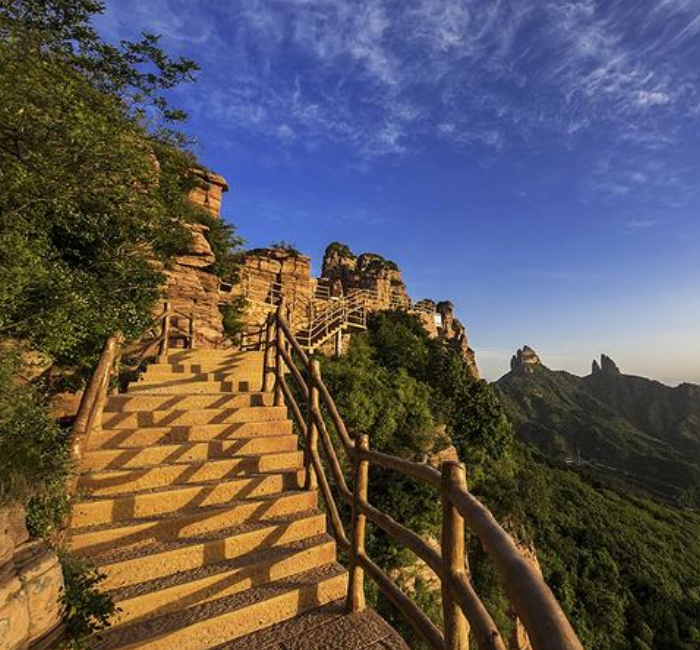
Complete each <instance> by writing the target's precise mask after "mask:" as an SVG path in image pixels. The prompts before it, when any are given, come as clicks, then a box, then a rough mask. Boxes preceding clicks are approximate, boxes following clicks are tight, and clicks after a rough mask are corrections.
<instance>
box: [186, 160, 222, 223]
mask: <svg viewBox="0 0 700 650" xmlns="http://www.w3.org/2000/svg"><path fill="white" fill-rule="evenodd" d="M192 173H193V174H194V175H195V177H196V178H197V180H198V181H199V182H198V183H197V187H195V188H194V189H193V190H192V191H191V192H190V201H192V202H194V203H196V204H197V205H201V206H202V207H203V208H205V209H207V210H209V212H210V213H211V214H213V215H214V216H215V217H220V216H221V199H222V195H223V193H224V192H228V183H227V182H226V179H225V178H224V177H223V176H219V175H218V174H215V173H214V172H210V171H208V170H205V169H193V170H192Z"/></svg>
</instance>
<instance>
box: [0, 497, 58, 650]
mask: <svg viewBox="0 0 700 650" xmlns="http://www.w3.org/2000/svg"><path fill="white" fill-rule="evenodd" d="M62 590H63V574H62V573H61V566H60V564H59V563H58V558H57V557H56V554H55V553H54V552H53V551H51V550H50V549H49V548H48V547H47V546H46V544H45V543H44V542H42V541H40V540H30V539H29V533H28V532H27V527H26V525H25V516H24V512H23V511H22V510H21V509H20V508H1V509H0V648H1V649H2V650H25V648H27V647H29V645H30V644H31V643H34V642H35V641H37V640H39V639H42V638H43V637H45V636H46V635H48V634H50V633H51V632H52V631H53V630H55V629H56V628H57V626H58V624H59V623H60V621H61V618H62V613H63V609H62V605H61V600H60V597H61V592H62Z"/></svg>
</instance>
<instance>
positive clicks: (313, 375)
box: [304, 359, 321, 490]
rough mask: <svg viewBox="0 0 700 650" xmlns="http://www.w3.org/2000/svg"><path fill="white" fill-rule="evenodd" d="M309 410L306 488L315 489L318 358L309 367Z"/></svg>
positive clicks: (319, 369)
mask: <svg viewBox="0 0 700 650" xmlns="http://www.w3.org/2000/svg"><path fill="white" fill-rule="evenodd" d="M308 371H309V374H308V382H307V387H308V390H309V410H308V414H307V422H306V446H305V448H304V464H305V465H306V479H305V481H304V489H305V490H315V489H316V488H317V487H318V477H317V476H316V470H315V469H314V460H313V457H314V453H316V452H317V451H318V426H317V425H316V419H315V417H314V415H315V414H317V413H318V414H320V413H321V409H320V401H319V397H318V386H317V385H316V382H317V381H320V380H321V368H320V363H319V361H318V359H310V360H309V368H308Z"/></svg>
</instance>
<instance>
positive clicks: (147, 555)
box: [90, 510, 326, 590]
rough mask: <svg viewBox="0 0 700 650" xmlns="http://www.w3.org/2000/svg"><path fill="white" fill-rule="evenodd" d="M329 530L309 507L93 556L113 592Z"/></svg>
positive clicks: (323, 516)
mask: <svg viewBox="0 0 700 650" xmlns="http://www.w3.org/2000/svg"><path fill="white" fill-rule="evenodd" d="M325 532H326V517H325V515H324V514H323V513H322V512H319V511H318V510H309V511H306V512H300V513H294V514H292V515H287V516H285V517H277V518H275V519H268V520H263V521H255V522H247V523H245V524H243V525H241V526H231V527H230V528H228V529H226V530H222V531H217V532H216V533H209V534H207V535H199V536H196V535H193V536H192V537H190V538H187V539H185V540H177V541H173V542H161V541H157V542H154V541H151V542H150V543H149V542H148V541H145V542H144V543H143V544H142V545H139V546H138V547H137V548H133V547H131V548H110V549H107V550H105V551H103V552H100V553H96V554H93V555H92V556H91V557H90V559H91V561H92V562H93V563H94V564H95V566H98V567H99V569H100V571H101V572H102V573H104V574H105V580H104V582H103V583H101V584H100V587H101V588H102V589H105V590H111V589H119V588H122V587H127V586H129V585H135V584H140V583H143V582H148V581H151V580H156V579H157V578H164V577H166V576H171V575H174V574H176V573H180V572H183V571H191V570H193V569H197V568H198V567H203V566H208V565H210V564H217V563H220V562H224V561H226V560H231V559H234V558H238V557H242V556H244V555H247V554H249V553H252V552H262V551H264V550H265V549H268V548H273V547H276V546H281V545H284V544H289V543H291V542H296V541H299V540H302V539H307V538H309V537H316V536H318V535H322V534H324V533H325Z"/></svg>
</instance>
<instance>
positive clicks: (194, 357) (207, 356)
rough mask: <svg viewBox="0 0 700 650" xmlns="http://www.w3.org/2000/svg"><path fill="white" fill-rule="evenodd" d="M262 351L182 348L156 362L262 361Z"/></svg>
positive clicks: (159, 357) (159, 358)
mask: <svg viewBox="0 0 700 650" xmlns="http://www.w3.org/2000/svg"><path fill="white" fill-rule="evenodd" d="M263 358H264V354H263V352H262V351H251V352H237V351H231V350H207V349H202V350H181V351H179V352H169V353H168V354H164V355H160V356H158V357H157V358H156V364H175V363H197V362H199V361H224V362H230V363H245V362H256V361H257V362H259V363H262V360H263Z"/></svg>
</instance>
